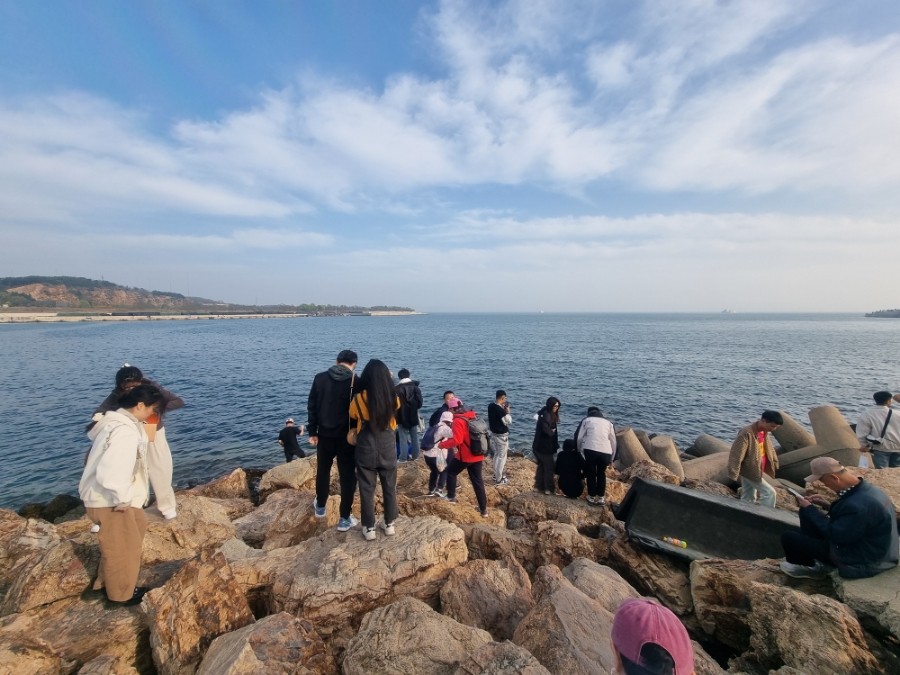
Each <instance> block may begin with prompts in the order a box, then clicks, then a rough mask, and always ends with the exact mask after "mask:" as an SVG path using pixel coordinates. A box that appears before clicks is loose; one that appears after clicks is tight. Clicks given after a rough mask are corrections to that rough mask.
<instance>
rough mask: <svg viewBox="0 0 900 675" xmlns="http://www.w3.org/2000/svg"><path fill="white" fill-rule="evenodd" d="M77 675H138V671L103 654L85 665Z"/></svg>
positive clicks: (109, 655)
mask: <svg viewBox="0 0 900 675" xmlns="http://www.w3.org/2000/svg"><path fill="white" fill-rule="evenodd" d="M78 675H138V671H136V670H135V669H134V668H132V667H131V666H129V665H128V664H126V663H123V662H122V660H121V659H119V658H116V657H115V656H112V655H111V654H103V655H101V656H98V657H97V658H96V659H92V660H91V661H90V662H88V663H85V664H84V666H82V668H81V670H79V671H78Z"/></svg>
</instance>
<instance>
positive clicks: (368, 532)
mask: <svg viewBox="0 0 900 675" xmlns="http://www.w3.org/2000/svg"><path fill="white" fill-rule="evenodd" d="M362 533H363V537H364V538H365V540H366V541H372V540H373V539H374V538H375V528H374V527H366V526H365V525H363V529H362Z"/></svg>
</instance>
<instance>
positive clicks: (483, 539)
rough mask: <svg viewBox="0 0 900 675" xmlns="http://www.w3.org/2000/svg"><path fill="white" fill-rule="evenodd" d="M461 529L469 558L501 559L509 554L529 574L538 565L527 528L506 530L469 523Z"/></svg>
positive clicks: (494, 526) (532, 536) (532, 537)
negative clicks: (464, 534)
mask: <svg viewBox="0 0 900 675" xmlns="http://www.w3.org/2000/svg"><path fill="white" fill-rule="evenodd" d="M463 530H464V531H465V533H466V546H467V547H468V549H469V558H471V559H485V560H502V559H503V558H504V557H505V556H506V555H511V556H513V557H514V558H515V559H516V560H518V561H519V564H520V565H522V567H524V568H525V571H526V572H528V574H529V575H530V574H534V571H535V570H536V569H537V568H538V567H540V565H538V564H537V547H536V544H535V540H534V534H533V533H532V532H531V530H529V529H521V530H507V529H506V528H502V527H497V526H496V525H470V526H466V527H463Z"/></svg>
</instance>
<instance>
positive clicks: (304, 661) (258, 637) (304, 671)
mask: <svg viewBox="0 0 900 675" xmlns="http://www.w3.org/2000/svg"><path fill="white" fill-rule="evenodd" d="M336 672H337V668H336V666H335V664H334V659H333V658H332V657H331V652H329V650H328V647H326V646H325V643H324V642H323V641H322V638H321V637H319V635H318V633H316V631H315V629H314V628H313V626H312V624H311V623H309V621H303V620H301V619H298V618H296V617H293V616H291V615H290V614H286V613H284V612H282V613H280V614H273V615H272V616H267V617H265V618H264V619H260V620H259V621H258V622H256V623H254V624H250V625H249V626H244V627H243V628H239V629H238V630H236V631H234V632H231V633H226V634H225V635H220V636H219V637H217V638H216V639H215V640H213V642H212V644H211V645H210V646H209V650H208V651H207V652H206V656H205V657H204V658H203V663H201V664H200V668H199V669H198V670H197V675H332V674H333V673H336Z"/></svg>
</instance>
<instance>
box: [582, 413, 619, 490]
mask: <svg viewBox="0 0 900 675" xmlns="http://www.w3.org/2000/svg"><path fill="white" fill-rule="evenodd" d="M575 443H576V444H577V446H578V451H579V452H581V453H582V454H583V455H584V475H585V478H586V479H587V489H588V504H593V505H595V506H603V505H605V504H606V468H607V467H608V466H609V465H610V464H611V463H612V461H613V457H615V454H616V429H615V427H613V423H612V422H610V421H609V420H608V419H606V418H605V417H603V413H602V412H600V408H598V407H596V406H591V407H590V408H588V409H587V417H585V418H584V419H583V420H581V422H580V423H579V425H578V428H577V429H575Z"/></svg>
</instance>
